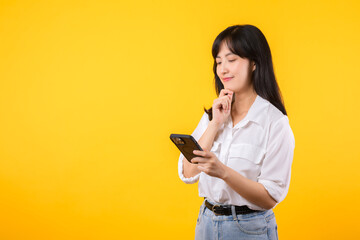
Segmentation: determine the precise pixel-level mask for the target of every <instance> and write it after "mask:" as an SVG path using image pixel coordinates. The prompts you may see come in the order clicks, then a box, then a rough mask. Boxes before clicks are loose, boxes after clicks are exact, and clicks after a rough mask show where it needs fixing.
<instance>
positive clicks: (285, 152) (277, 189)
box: [258, 116, 295, 204]
mask: <svg viewBox="0 0 360 240" xmlns="http://www.w3.org/2000/svg"><path fill="white" fill-rule="evenodd" d="M294 149H295V138H294V135H293V132H292V130H291V128H290V125H289V119H288V117H287V116H284V117H282V118H280V119H279V120H277V121H276V122H275V123H274V125H273V126H272V127H270V132H269V140H268V147H267V150H266V155H265V158H264V161H263V164H262V167H261V173H260V176H259V177H258V182H259V183H261V184H262V185H263V186H264V187H265V189H266V190H267V191H268V193H269V194H270V196H271V197H272V198H273V199H274V200H275V201H276V202H277V204H278V203H279V202H281V201H282V200H284V199H285V197H286V195H287V193H288V190H289V185H290V176H291V165H292V161H293V156H294Z"/></svg>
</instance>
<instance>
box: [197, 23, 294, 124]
mask: <svg viewBox="0 0 360 240" xmlns="http://www.w3.org/2000/svg"><path fill="white" fill-rule="evenodd" d="M223 41H225V42H226V44H227V46H228V48H229V50H230V51H231V52H232V53H234V54H236V55H238V56H240V57H242V58H247V59H249V60H250V62H251V61H254V62H255V65H256V67H255V70H254V71H253V74H252V79H251V81H252V83H253V86H254V90H255V92H256V93H257V94H258V95H259V96H260V97H262V98H264V99H266V100H268V101H269V102H270V103H272V104H273V105H274V106H275V107H276V108H278V109H279V110H280V111H281V112H282V113H283V114H285V115H287V113H286V110H285V107H284V103H283V101H282V97H281V92H280V89H279V86H278V84H277V82H276V78H275V74H274V68H273V63H272V57H271V52H270V47H269V44H268V42H267V41H266V38H265V36H264V34H263V33H262V32H261V31H260V30H259V29H258V28H257V27H255V26H252V25H234V26H231V27H228V28H227V29H225V30H224V31H222V32H221V33H220V34H219V35H218V36H217V37H216V39H215V41H214V43H213V46H212V56H213V58H214V66H213V71H214V74H215V90H216V94H217V96H219V94H220V91H221V90H222V89H224V85H223V84H222V83H221V80H220V78H219V76H218V75H217V74H216V66H217V65H216V56H217V55H218V53H219V50H220V45H221V43H222V42H223ZM204 110H205V112H206V113H207V114H208V116H209V120H211V119H212V108H210V109H204Z"/></svg>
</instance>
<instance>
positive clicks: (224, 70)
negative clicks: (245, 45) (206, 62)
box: [220, 63, 228, 73]
mask: <svg viewBox="0 0 360 240" xmlns="http://www.w3.org/2000/svg"><path fill="white" fill-rule="evenodd" d="M220 72H221V73H227V72H228V68H227V65H226V63H222V64H221V66H220Z"/></svg>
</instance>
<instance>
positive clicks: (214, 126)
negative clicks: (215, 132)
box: [209, 120, 221, 129]
mask: <svg viewBox="0 0 360 240" xmlns="http://www.w3.org/2000/svg"><path fill="white" fill-rule="evenodd" d="M220 126H221V123H219V122H215V121H214V120H211V121H210V122H209V127H212V128H215V129H219V128H220Z"/></svg>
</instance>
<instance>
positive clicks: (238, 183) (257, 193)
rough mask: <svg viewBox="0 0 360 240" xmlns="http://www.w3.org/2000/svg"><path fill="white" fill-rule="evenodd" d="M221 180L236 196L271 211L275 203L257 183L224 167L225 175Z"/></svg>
mask: <svg viewBox="0 0 360 240" xmlns="http://www.w3.org/2000/svg"><path fill="white" fill-rule="evenodd" d="M222 179H223V180H224V181H225V182H226V183H227V184H228V185H229V186H230V187H231V188H232V189H233V190H234V191H236V192H237V193H238V194H240V195H241V196H242V197H243V198H245V199H246V200H248V201H249V202H252V203H254V204H255V205H258V206H260V207H262V208H265V209H271V208H273V207H274V206H275V204H276V201H275V200H274V199H273V198H272V197H271V196H270V194H269V193H268V191H267V190H266V189H265V187H264V186H263V185H262V184H261V183H258V182H255V181H253V180H250V179H248V178H246V177H244V176H242V175H241V174H240V173H238V172H236V171H235V170H234V169H232V168H230V167H227V166H225V174H224V176H223V177H222Z"/></svg>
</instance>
